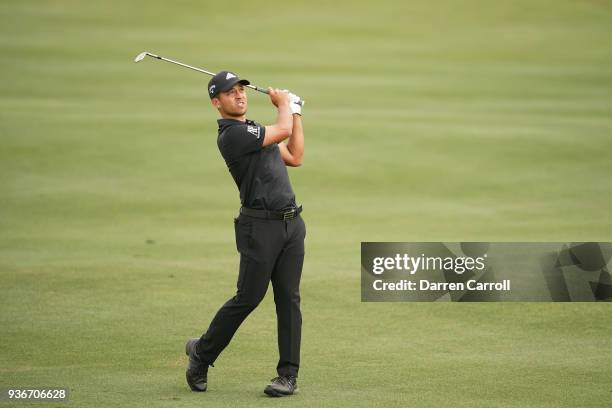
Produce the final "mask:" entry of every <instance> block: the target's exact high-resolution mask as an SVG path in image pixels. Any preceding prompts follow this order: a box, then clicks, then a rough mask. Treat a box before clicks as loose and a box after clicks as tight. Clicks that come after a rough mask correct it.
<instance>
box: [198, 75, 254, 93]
mask: <svg viewBox="0 0 612 408" xmlns="http://www.w3.org/2000/svg"><path fill="white" fill-rule="evenodd" d="M236 84H242V85H249V84H250V82H249V81H247V80H246V79H240V78H238V75H236V74H234V73H233V72H230V71H221V72H219V73H218V74H217V75H215V76H214V77H212V78H211V80H210V81H208V96H210V99H212V98H214V97H215V96H217V95H218V94H219V92H226V91H229V90H230V89H232V88H233V86H234V85H236Z"/></svg>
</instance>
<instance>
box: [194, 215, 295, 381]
mask: <svg viewBox="0 0 612 408" xmlns="http://www.w3.org/2000/svg"><path fill="white" fill-rule="evenodd" d="M234 226H235V229H236V247H237V249H238V252H240V271H239V274H238V284H237V288H238V290H237V292H236V295H235V296H234V297H232V298H231V299H230V300H228V301H227V302H226V303H225V304H224V305H223V306H222V307H221V309H219V311H218V312H217V314H216V315H215V317H214V318H213V320H212V322H211V323H210V326H209V328H208V330H207V331H206V333H204V334H203V335H202V337H201V338H200V341H199V342H198V345H197V352H198V355H199V356H200V358H201V359H202V360H203V361H205V362H208V363H210V364H212V363H213V362H214V361H215V360H216V359H217V357H218V356H219V354H220V353H221V352H222V351H223V349H224V348H225V347H226V346H227V345H228V344H229V342H230V340H231V339H232V337H233V336H234V333H235V332H236V330H238V327H240V324H241V323H242V322H243V321H244V319H245V318H246V317H247V316H248V315H249V313H251V312H252V311H253V309H255V308H256V307H257V305H258V304H259V302H261V301H262V300H263V298H264V296H265V294H266V291H267V290H268V283H269V282H270V281H272V287H273V289H274V303H275V304H276V316H277V323H278V350H279V354H280V358H279V361H278V365H277V367H276V370H277V372H278V375H280V376H283V375H294V376H296V377H297V374H298V369H299V366H300V341H301V334H302V314H301V312H300V277H301V275H302V265H303V263H304V238H305V236H306V226H305V224H304V221H303V220H302V217H301V216H299V215H298V216H297V217H295V218H292V219H290V220H267V219H261V218H253V217H249V216H246V215H244V214H240V215H239V216H238V218H235V219H234Z"/></svg>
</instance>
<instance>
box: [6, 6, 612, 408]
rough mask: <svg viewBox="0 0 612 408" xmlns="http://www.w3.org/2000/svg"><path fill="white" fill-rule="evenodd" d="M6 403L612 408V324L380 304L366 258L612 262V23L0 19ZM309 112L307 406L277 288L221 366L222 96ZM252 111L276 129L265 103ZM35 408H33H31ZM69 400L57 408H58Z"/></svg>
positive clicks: (420, 13)
mask: <svg viewBox="0 0 612 408" xmlns="http://www.w3.org/2000/svg"><path fill="white" fill-rule="evenodd" d="M0 16H1V19H2V24H0V34H1V36H0V51H1V52H0V72H1V73H2V81H0V89H1V92H0V277H1V282H2V283H1V289H0V291H1V292H0V319H1V320H0V338H1V339H2V340H1V341H0V386H2V387H8V386H64V387H70V388H71V390H72V396H71V402H70V403H69V406H72V407H93V406H105V407H147V408H153V407H213V406H272V405H275V406H276V405H282V406H374V405H376V406H385V407H393V406H397V407H407V406H410V407H442V406H444V407H486V408H490V407H517V408H519V407H520V408H523V407H551V408H553V407H604V406H610V405H612V393H611V390H612V354H611V353H610V348H611V346H612V326H611V325H610V312H611V309H610V307H609V305H607V304H595V303H574V304H561V303H558V304H554V303H541V304H536V303H496V304H457V303H454V304H436V303H380V304H367V303H363V304H362V303H361V302H360V289H359V282H360V279H359V277H360V270H359V260H360V256H359V250H360V242H361V241H611V240H612V217H611V216H610V214H611V210H612V205H611V203H612V188H611V180H612V160H611V159H610V153H611V151H612V114H611V107H612V52H611V49H610V38H612V3H610V2H609V1H595V0H592V1H586V0H583V1H574V0H558V1H553V0H532V1H512V2H490V1H484V0H478V1H476V0H467V1H460V2H459V1H450V0H448V1H421V2H400V1H397V2H392V1H386V0H382V1H377V2H375V3H372V2H369V1H361V0H358V1H344V0H342V1H338V2H331V3H330V2H326V1H319V0H315V1H311V2H299V3H291V4H290V3H283V4H282V5H280V4H279V3H273V2H264V1H250V2H247V1H237V2H232V3H231V4H229V3H227V4H226V3H213V2H196V1H176V2H161V1H159V2H151V1H147V2H144V1H142V2H122V1H98V2H79V1H16V0H5V1H2V3H0ZM143 50H149V51H151V52H154V53H157V54H160V55H165V56H168V57H170V58H175V59H179V60H181V61H184V62H186V63H189V64H193V65H196V66H201V67H203V68H206V69H209V70H212V71H217V70H221V69H232V70H235V71H236V72H238V73H240V74H241V75H243V76H244V77H246V78H248V79H250V80H251V81H252V82H253V83H255V84H257V85H260V86H266V85H269V84H270V85H274V86H278V87H286V88H289V89H292V90H294V91H295V92H297V93H298V94H300V95H301V96H303V97H304V98H305V99H306V101H307V104H306V107H305V110H304V123H305V129H306V139H307V140H306V155H305V163H304V165H303V166H302V167H301V168H298V169H291V170H290V176H291V179H292V182H293V186H294V189H295V191H296V194H297V197H298V200H299V201H300V202H301V203H303V205H304V209H305V210H304V214H303V215H304V219H305V221H306V224H307V229H308V233H307V243H306V244H307V255H306V261H305V267H304V272H303V278H302V308H303V309H302V311H303V318H304V328H303V344H302V366H301V371H300V380H299V385H300V388H301V393H300V394H299V395H297V396H295V397H292V398H288V399H282V400H273V401H272V400H269V399H268V398H266V397H265V396H264V395H263V393H262V390H263V386H264V385H265V383H266V381H267V380H269V379H270V378H272V377H273V376H275V365H276V359H277V350H276V331H275V328H276V323H275V314H274V307H273V302H272V296H271V290H270V291H269V293H268V296H267V297H266V299H265V300H264V302H263V303H262V304H261V305H260V307H259V308H258V309H257V310H256V311H255V312H254V313H253V314H252V315H251V316H250V317H249V318H248V319H247V320H246V322H245V323H244V325H243V326H242V327H241V328H240V330H239V331H238V333H237V335H236V337H235V338H234V340H233V342H232V343H231V344H230V346H229V348H228V349H227V350H226V352H225V353H223V354H222V355H221V357H220V358H219V359H218V360H217V362H216V364H215V368H212V369H211V370H210V384H209V392H207V393H205V394H196V393H192V392H190V391H189V390H188V389H187V386H186V384H185V382H184V369H185V364H186V358H185V356H184V355H183V346H184V342H185V340H186V339H187V338H188V337H191V336H198V335H200V334H201V332H202V331H203V330H204V329H205V328H206V327H207V326H208V323H209V322H210V319H211V318H212V317H213V315H214V313H215V312H216V310H217V309H218V308H219V307H220V306H221V304H222V303H223V302H224V301H225V300H227V299H228V298H229V297H231V296H232V295H233V292H234V289H235V281H236V276H237V261H238V257H237V254H236V250H235V244H234V236H233V228H232V217H233V216H235V214H236V212H237V209H238V207H239V199H238V193H237V191H236V188H235V186H234V185H233V181H232V179H231V176H230V174H229V172H228V171H227V169H226V167H225V164H224V163H223V160H222V159H221V156H220V154H219V152H218V150H217V147H216V122H215V120H216V114H215V112H214V110H213V109H212V108H211V107H210V105H209V102H208V98H207V95H206V83H207V81H208V77H206V76H202V75H199V74H197V73H194V72H192V71H188V70H184V69H182V68H180V67H175V66H172V65H170V64H167V63H163V62H158V61H153V60H150V59H147V60H145V61H143V62H141V63H140V64H138V65H137V64H134V63H133V62H132V60H133V58H134V56H135V55H136V54H137V53H139V52H141V51H143ZM249 112H250V114H249V117H250V118H252V119H255V120H258V121H260V122H264V123H266V122H271V121H272V120H273V119H274V116H275V114H274V110H273V109H272V108H271V105H270V104H269V102H267V100H266V98H265V97H264V96H262V95H258V94H254V93H251V94H250V111H249ZM20 406H27V404H24V405H20ZM45 406H49V407H51V406H54V404H48V405H45Z"/></svg>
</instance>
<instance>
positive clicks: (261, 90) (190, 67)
mask: <svg viewBox="0 0 612 408" xmlns="http://www.w3.org/2000/svg"><path fill="white" fill-rule="evenodd" d="M145 54H146V55H148V56H149V57H152V58H156V59H158V60H162V61H166V62H171V63H173V64H176V65H180V66H181V67H185V68H189V69H193V70H194V71H198V72H201V73H203V74H207V75H210V76H215V74H214V73H212V72H210V71H206V70H204V69H201V68H197V67H192V66H191V65H187V64H183V63H182V62H179V61H175V60H172V59H170V58H166V57H162V56H160V55H155V54H152V53H150V52H146V53H145ZM246 86H247V87H248V88H251V89H254V90H256V91H259V92H261V93H265V94H268V93H269V92H268V90H267V89H265V88H260V87H258V86H255V85H246ZM300 105H304V101H300Z"/></svg>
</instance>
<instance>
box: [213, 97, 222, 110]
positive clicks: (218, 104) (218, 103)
mask: <svg viewBox="0 0 612 408" xmlns="http://www.w3.org/2000/svg"><path fill="white" fill-rule="evenodd" d="M210 103H212V105H213V106H214V107H215V108H216V109H221V101H220V100H219V98H217V97H216V96H215V97H214V98H212V99H211V100H210Z"/></svg>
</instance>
